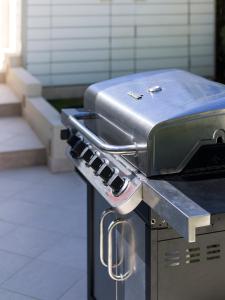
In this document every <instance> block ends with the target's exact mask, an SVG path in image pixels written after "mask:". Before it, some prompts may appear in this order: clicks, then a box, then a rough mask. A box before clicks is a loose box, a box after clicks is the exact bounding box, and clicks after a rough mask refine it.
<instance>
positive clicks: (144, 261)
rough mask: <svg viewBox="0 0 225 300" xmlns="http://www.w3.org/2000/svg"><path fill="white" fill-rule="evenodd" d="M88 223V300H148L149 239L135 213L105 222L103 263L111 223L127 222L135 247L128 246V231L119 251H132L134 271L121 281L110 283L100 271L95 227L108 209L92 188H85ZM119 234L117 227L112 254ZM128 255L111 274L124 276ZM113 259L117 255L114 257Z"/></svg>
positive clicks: (147, 232)
mask: <svg viewBox="0 0 225 300" xmlns="http://www.w3.org/2000/svg"><path fill="white" fill-rule="evenodd" d="M88 203H89V205H88V211H89V214H88V220H89V221H88V222H89V226H88V228H89V230H88V236H89V239H88V240H89V245H88V249H89V253H88V255H89V261H88V265H89V268H88V270H89V271H88V275H89V295H90V296H89V300H90V299H94V300H106V299H107V300H137V299H138V300H146V299H148V300H149V298H148V296H147V295H148V289H149V283H150V278H149V274H148V270H149V264H150V263H149V260H150V249H149V247H148V243H149V239H150V230H149V228H148V226H147V225H146V222H145V221H144V220H143V218H142V217H140V216H139V214H137V213H136V212H132V213H131V214H129V215H127V216H121V215H117V214H112V215H111V216H110V217H107V221H106V222H105V226H104V236H105V238H104V241H105V243H104V252H105V260H106V261H107V254H108V239H107V234H108V227H109V225H110V224H111V222H112V221H114V220H115V219H117V218H119V219H125V220H127V221H129V224H130V226H131V228H132V234H133V237H134V242H135V247H134V248H133V247H129V246H130V243H131V239H130V237H131V235H130V233H131V232H130V231H129V230H128V232H127V235H126V230H125V235H124V237H125V238H124V241H123V247H124V248H126V249H130V248H131V249H134V253H133V257H134V268H133V271H132V275H131V276H130V277H129V278H128V279H127V280H125V281H115V280H112V279H111V278H110V276H109V274H108V269H107V268H106V267H104V266H103V265H102V264H101V262H100V254H99V253H100V233H99V224H100V220H101V216H102V213H103V211H105V210H107V209H109V208H110V207H109V205H108V204H107V202H106V201H105V200H104V198H102V197H101V196H100V195H99V194H98V193H97V192H96V191H95V190H94V189H93V188H90V187H89V195H88ZM121 231H122V228H121V227H119V226H118V229H116V230H115V236H114V237H113V243H114V244H115V246H116V247H114V249H113V251H114V252H117V246H118V245H119V244H120V243H121ZM129 255H132V253H130V252H129V250H128V251H126V250H125V251H124V259H123V261H122V263H119V264H118V265H119V266H118V268H115V269H114V272H115V274H116V273H118V274H125V273H126V272H127V270H128V268H129V267H128V265H127V263H126V262H127V260H129ZM116 256H118V257H119V256H120V255H118V253H116V254H115V257H116ZM118 257H117V258H114V260H115V261H116V262H120V258H118Z"/></svg>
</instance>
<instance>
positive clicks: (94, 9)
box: [52, 4, 109, 17]
mask: <svg viewBox="0 0 225 300" xmlns="http://www.w3.org/2000/svg"><path fill="white" fill-rule="evenodd" d="M52 15H53V16H74V17H77V16H93V15H94V16H106V15H109V5H104V4H101V5H88V8H87V5H79V4H74V5H54V6H52Z"/></svg>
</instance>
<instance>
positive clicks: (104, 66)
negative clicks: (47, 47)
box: [52, 60, 109, 74]
mask: <svg viewBox="0 0 225 300" xmlns="http://www.w3.org/2000/svg"><path fill="white" fill-rule="evenodd" d="M108 70H109V61H107V60H106V61H92V62H74V63H71V62H69V63H53V64H52V72H53V73H56V74H69V73H86V72H94V71H95V72H105V71H108Z"/></svg>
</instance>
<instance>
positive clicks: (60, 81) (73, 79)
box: [51, 72, 109, 85]
mask: <svg viewBox="0 0 225 300" xmlns="http://www.w3.org/2000/svg"><path fill="white" fill-rule="evenodd" d="M108 78H109V73H108V72H102V73H95V72H94V73H85V74H62V75H55V74H53V75H52V77H51V82H52V85H72V84H74V83H76V84H90V83H93V82H98V81H101V80H105V79H108Z"/></svg>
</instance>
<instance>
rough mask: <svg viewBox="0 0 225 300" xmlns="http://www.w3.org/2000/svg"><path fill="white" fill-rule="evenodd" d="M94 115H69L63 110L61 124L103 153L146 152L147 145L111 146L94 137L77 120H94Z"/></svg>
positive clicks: (128, 153) (68, 111)
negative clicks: (70, 128) (77, 133)
mask: <svg viewBox="0 0 225 300" xmlns="http://www.w3.org/2000/svg"><path fill="white" fill-rule="evenodd" d="M95 118H96V114H95V113H92V112H79V111H77V112H76V114H74V110H73V114H70V110H67V109H65V110H63V111H62V120H63V123H64V124H66V125H67V126H70V127H72V128H73V129H76V130H77V131H79V132H80V133H81V134H82V135H83V136H84V137H86V138H87V139H88V140H89V141H90V142H91V143H93V144H94V145H95V146H96V147H97V148H99V149H100V150H102V151H104V152H108V153H111V154H127V155H130V154H135V153H136V152H138V151H145V150H147V144H137V143H134V144H132V145H121V146H118V145H111V144H108V143H106V142H104V141H103V140H101V139H100V138H99V137H98V136H97V135H95V134H94V133H93V132H92V131H90V130H89V129H88V128H87V127H85V125H84V124H82V123H81V122H80V121H79V120H84V119H86V120H90V119H95Z"/></svg>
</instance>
